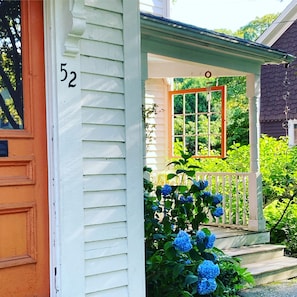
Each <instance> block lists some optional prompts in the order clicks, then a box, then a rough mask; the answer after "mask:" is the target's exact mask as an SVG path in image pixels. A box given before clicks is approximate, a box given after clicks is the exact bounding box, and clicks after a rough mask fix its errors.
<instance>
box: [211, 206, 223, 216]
mask: <svg viewBox="0 0 297 297" xmlns="http://www.w3.org/2000/svg"><path fill="white" fill-rule="evenodd" d="M212 214H213V216H214V217H220V216H222V215H223V214H224V210H223V208H222V207H217V208H216V209H215V210H214V212H213V213H212Z"/></svg>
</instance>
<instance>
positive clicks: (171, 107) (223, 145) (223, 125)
mask: <svg viewBox="0 0 297 297" xmlns="http://www.w3.org/2000/svg"><path fill="white" fill-rule="evenodd" d="M211 91H220V92H221V140H222V141H221V153H220V154H218V155H209V154H208V155H194V156H193V157H196V158H225V157H226V139H227V128H226V94H227V88H226V86H212V87H205V88H195V89H187V90H175V91H169V92H168V98H169V106H168V107H169V111H170V116H169V117H168V127H169V129H168V132H169V135H168V139H169V153H168V155H169V157H171V158H175V157H179V156H175V155H174V141H173V138H174V123H173V120H174V100H173V95H184V94H191V93H205V92H211ZM198 114H199V113H198ZM183 117H185V114H183ZM183 137H184V135H183ZM208 137H209V135H208ZM208 153H209V152H208Z"/></svg>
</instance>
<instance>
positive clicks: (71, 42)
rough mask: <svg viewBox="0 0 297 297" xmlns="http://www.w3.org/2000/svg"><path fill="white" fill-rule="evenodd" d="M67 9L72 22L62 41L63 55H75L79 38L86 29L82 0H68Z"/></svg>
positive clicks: (77, 50)
mask: <svg viewBox="0 0 297 297" xmlns="http://www.w3.org/2000/svg"><path fill="white" fill-rule="evenodd" d="M69 11H70V13H71V15H72V24H71V29H70V32H69V33H68V35H67V37H66V40H65V43H64V46H65V51H64V55H66V56H71V57H75V56H76V55H77V54H78V53H79V40H80V38H81V36H82V35H83V33H84V31H85V29H86V16H85V8H84V0H69Z"/></svg>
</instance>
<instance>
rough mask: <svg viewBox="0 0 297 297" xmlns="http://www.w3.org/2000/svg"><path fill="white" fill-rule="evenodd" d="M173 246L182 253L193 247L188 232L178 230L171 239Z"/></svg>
mask: <svg viewBox="0 0 297 297" xmlns="http://www.w3.org/2000/svg"><path fill="white" fill-rule="evenodd" d="M173 246H174V247H175V249H176V250H178V251H180V252H182V253H186V252H188V251H190V250H191V249H192V247H193V246H192V243H191V238H190V236H189V234H188V233H187V232H185V231H183V230H181V231H179V232H178V234H177V237H176V238H175V239H174V241H173Z"/></svg>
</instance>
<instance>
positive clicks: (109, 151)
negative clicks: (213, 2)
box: [80, 0, 129, 297]
mask: <svg viewBox="0 0 297 297" xmlns="http://www.w3.org/2000/svg"><path fill="white" fill-rule="evenodd" d="M85 9H86V10H85V11H86V16H87V25H86V30H85V32H84V34H83V36H82V40H81V43H80V45H81V88H82V91H81V94H82V109H81V110H82V112H81V116H82V134H83V135H82V137H83V143H82V152H83V189H84V215H85V216H84V217H85V221H84V224H85V284H86V289H85V290H86V292H85V293H86V296H87V297H96V296H100V297H109V296H121V297H128V292H129V289H128V266H129V264H128V240H127V236H128V233H127V210H126V204H127V198H126V188H127V181H126V161H125V158H126V148H125V140H126V135H125V100H124V92H125V86H124V66H123V63H124V58H123V57H124V54H123V46H124V42H123V6H122V1H121V0H109V1H105V0H104V1H103V0H85Z"/></svg>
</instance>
